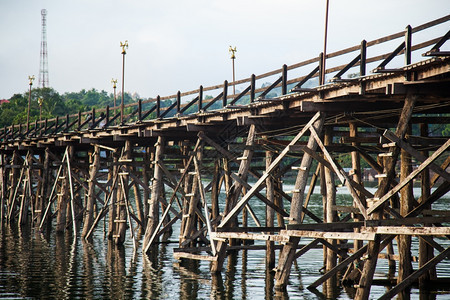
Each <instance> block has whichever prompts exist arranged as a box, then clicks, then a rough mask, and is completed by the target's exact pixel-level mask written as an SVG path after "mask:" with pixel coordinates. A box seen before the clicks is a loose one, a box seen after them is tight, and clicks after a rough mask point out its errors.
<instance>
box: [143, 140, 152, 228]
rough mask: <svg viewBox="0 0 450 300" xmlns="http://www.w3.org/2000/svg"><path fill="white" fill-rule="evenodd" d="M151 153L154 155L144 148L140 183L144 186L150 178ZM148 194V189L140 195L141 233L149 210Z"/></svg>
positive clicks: (145, 224) (149, 148) (149, 149)
mask: <svg viewBox="0 0 450 300" xmlns="http://www.w3.org/2000/svg"><path fill="white" fill-rule="evenodd" d="M152 153H154V152H153V151H152V148H151V147H146V148H145V153H144V165H143V166H142V181H144V182H145V183H146V184H148V182H149V178H150V177H151V175H149V174H150V173H149V172H150V167H149V162H151V161H153V160H152V157H151V155H152ZM149 193H150V189H148V190H147V189H144V192H143V193H142V196H143V197H142V203H143V206H144V218H143V219H142V226H143V227H144V229H143V232H144V233H145V228H146V227H147V216H148V210H149V203H148V201H149V199H150V198H149Z"/></svg>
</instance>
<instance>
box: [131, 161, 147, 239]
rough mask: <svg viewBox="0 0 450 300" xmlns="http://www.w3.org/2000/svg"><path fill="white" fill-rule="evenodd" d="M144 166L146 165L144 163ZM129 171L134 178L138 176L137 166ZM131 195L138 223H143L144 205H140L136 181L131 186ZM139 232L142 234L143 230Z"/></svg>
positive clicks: (140, 197) (139, 192) (139, 191)
mask: <svg viewBox="0 0 450 300" xmlns="http://www.w3.org/2000/svg"><path fill="white" fill-rule="evenodd" d="M144 165H146V163H145V161H144ZM131 169H132V171H133V172H134V174H135V175H136V176H138V173H137V166H133V167H132V168H131ZM144 182H145V183H147V182H146V181H144ZM133 193H134V203H135V207H136V212H137V217H138V218H139V221H141V222H144V220H145V219H146V217H145V215H144V205H143V203H142V196H141V189H140V187H139V184H138V183H137V182H136V181H135V182H134V184H133ZM139 231H141V232H142V233H144V232H145V228H142V227H141V228H140V230H139Z"/></svg>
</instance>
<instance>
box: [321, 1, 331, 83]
mask: <svg viewBox="0 0 450 300" xmlns="http://www.w3.org/2000/svg"><path fill="white" fill-rule="evenodd" d="M329 4H330V0H327V2H326V7H325V35H324V41H323V58H322V78H320V85H323V84H325V70H326V69H327V68H326V67H325V62H326V60H327V36H328V6H329Z"/></svg>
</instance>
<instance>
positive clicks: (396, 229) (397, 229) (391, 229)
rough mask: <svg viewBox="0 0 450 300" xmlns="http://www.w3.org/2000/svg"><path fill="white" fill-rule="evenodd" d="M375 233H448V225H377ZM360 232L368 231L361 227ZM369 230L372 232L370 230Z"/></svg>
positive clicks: (441, 234)
mask: <svg viewBox="0 0 450 300" xmlns="http://www.w3.org/2000/svg"><path fill="white" fill-rule="evenodd" d="M374 230H375V232H376V233H377V234H393V235H433V236H444V235H450V227H403V226H378V227H376V228H375V229H374ZM361 232H362V233H369V231H367V230H366V229H361ZM370 232H373V230H371V231H370Z"/></svg>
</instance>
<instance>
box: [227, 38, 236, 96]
mask: <svg viewBox="0 0 450 300" xmlns="http://www.w3.org/2000/svg"><path fill="white" fill-rule="evenodd" d="M228 52H230V53H231V61H232V64H233V95H235V94H236V85H235V84H234V82H235V70H234V60H235V59H236V55H235V53H236V52H237V50H236V46H235V47H234V49H233V48H232V47H231V46H230V48H229V49H228Z"/></svg>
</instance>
